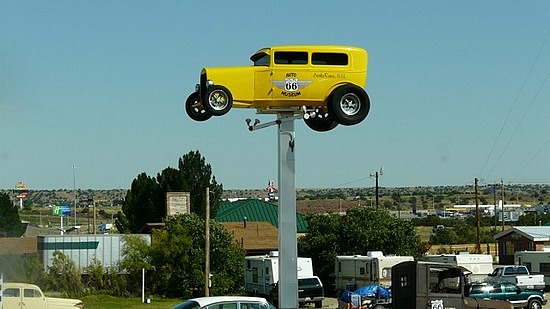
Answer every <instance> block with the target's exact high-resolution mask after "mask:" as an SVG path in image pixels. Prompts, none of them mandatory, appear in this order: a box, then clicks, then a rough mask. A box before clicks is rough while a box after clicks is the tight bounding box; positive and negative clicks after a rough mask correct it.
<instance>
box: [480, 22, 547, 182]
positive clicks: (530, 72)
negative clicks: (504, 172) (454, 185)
mask: <svg viewBox="0 0 550 309" xmlns="http://www.w3.org/2000/svg"><path fill="white" fill-rule="evenodd" d="M549 36H550V30H549V31H548V32H547V33H546V36H545V38H544V40H543V42H542V44H541V46H540V47H539V50H538V52H537V55H536V57H535V59H534V61H533V63H532V64H531V68H530V69H529V72H528V73H527V76H526V77H525V79H524V80H523V84H522V85H521V87H520V90H519V92H518V94H517V96H516V98H515V99H514V101H513V103H512V106H511V108H510V110H509V112H508V115H507V116H506V119H505V120H504V122H503V123H502V127H501V128H500V131H499V132H498V134H497V137H496V139H495V142H494V143H493V146H492V147H491V150H490V151H489V155H488V156H487V158H486V159H485V162H484V163H483V166H482V167H481V171H480V173H479V175H480V176H481V175H483V172H484V170H485V167H486V166H487V164H488V162H489V159H490V158H491V156H492V155H493V152H494V151H495V148H496V145H497V144H498V141H499V139H500V137H501V136H502V132H503V131H504V128H505V127H506V125H507V124H508V120H509V119H510V116H511V115H512V112H513V110H514V108H515V107H516V104H517V103H518V101H519V97H520V95H521V93H522V92H523V89H525V85H526V84H527V80H528V79H529V77H530V76H531V74H532V73H533V69H534V68H535V64H536V63H537V61H538V59H539V56H540V54H541V53H542V49H543V47H544V45H546V42H547V41H548V37H549ZM500 157H502V152H501V156H500ZM500 157H499V158H498V159H497V161H496V162H495V164H494V166H493V168H492V169H491V172H490V173H489V174H488V175H487V177H485V178H489V176H491V173H492V171H493V170H494V168H495V166H496V165H497V163H498V161H499V160H500Z"/></svg>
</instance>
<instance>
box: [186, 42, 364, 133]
mask: <svg viewBox="0 0 550 309" xmlns="http://www.w3.org/2000/svg"><path fill="white" fill-rule="evenodd" d="M250 60H252V62H253V65H252V66H241V67H216V68H203V69H202V71H201V75H200V83H199V84H197V86H196V89H195V91H194V92H193V93H192V94H191V95H189V97H188V98H187V101H186V103H185V110H186V112H187V115H188V116H189V117H190V118H191V119H193V120H196V121H205V120H208V119H209V118H210V117H212V116H221V115H224V114H226V113H228V112H229V110H230V109H231V108H232V107H236V108H255V109H256V110H257V112H258V113H277V112H279V111H294V112H295V113H303V118H304V121H305V123H306V124H307V125H308V126H309V127H310V128H311V129H313V130H315V131H328V130H331V129H333V128H335V127H336V126H337V125H338V124H341V125H347V126H349V125H355V124H358V123H360V122H361V121H363V120H364V119H365V118H366V117H367V115H368V113H369V110H370V99H369V96H368V95H367V93H366V91H365V90H364V89H363V87H364V86H365V84H366V81H367V63H368V55H367V51H366V50H364V49H362V48H359V47H350V46H336V45H293V46H273V47H267V48H262V49H260V50H259V51H257V52H256V53H254V54H253V55H252V56H251V57H250Z"/></svg>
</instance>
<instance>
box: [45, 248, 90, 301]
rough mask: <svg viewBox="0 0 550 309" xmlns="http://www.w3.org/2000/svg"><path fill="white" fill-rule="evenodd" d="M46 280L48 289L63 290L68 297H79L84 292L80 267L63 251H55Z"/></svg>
mask: <svg viewBox="0 0 550 309" xmlns="http://www.w3.org/2000/svg"><path fill="white" fill-rule="evenodd" d="M46 280H47V287H48V290H50V291H59V292H62V293H64V294H65V295H66V296H68V297H79V296H81V295H82V294H83V292H84V284H83V283H82V277H81V274H80V269H79V268H78V267H77V266H76V264H75V263H74V261H73V260H71V259H70V258H69V257H67V256H66V255H65V254H63V252H61V251H55V252H54V253H53V262H52V266H51V267H50V268H49V269H48V274H47V275H46Z"/></svg>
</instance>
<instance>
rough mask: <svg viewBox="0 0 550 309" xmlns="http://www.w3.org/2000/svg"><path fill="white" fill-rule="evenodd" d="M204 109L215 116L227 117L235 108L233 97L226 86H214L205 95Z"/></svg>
mask: <svg viewBox="0 0 550 309" xmlns="http://www.w3.org/2000/svg"><path fill="white" fill-rule="evenodd" d="M204 97H205V100H204V109H206V110H207V111H208V112H210V113H211V114H212V115H214V116H221V115H225V114H227V113H228V112H229V110H230V109H231V107H232V106H233V96H232V95H231V92H230V91H229V90H228V89H227V88H225V87H224V86H220V85H214V86H211V87H209V88H208V89H207V90H206V93H205V96H204Z"/></svg>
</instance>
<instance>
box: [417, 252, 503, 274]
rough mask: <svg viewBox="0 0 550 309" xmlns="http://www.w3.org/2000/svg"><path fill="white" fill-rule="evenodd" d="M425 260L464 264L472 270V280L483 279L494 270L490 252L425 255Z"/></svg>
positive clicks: (454, 264) (456, 264) (457, 264)
mask: <svg viewBox="0 0 550 309" xmlns="http://www.w3.org/2000/svg"><path fill="white" fill-rule="evenodd" d="M423 260H424V261H427V262H434V263H444V264H449V265H453V266H462V267H464V268H466V269H467V270H469V271H470V272H471V274H470V275H469V276H468V277H469V279H470V280H471V281H481V280H483V279H484V278H485V277H487V274H490V273H492V272H493V257H492V256H491V255H489V254H470V253H468V252H458V253H457V254H437V255H425V256H424V258H423Z"/></svg>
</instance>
